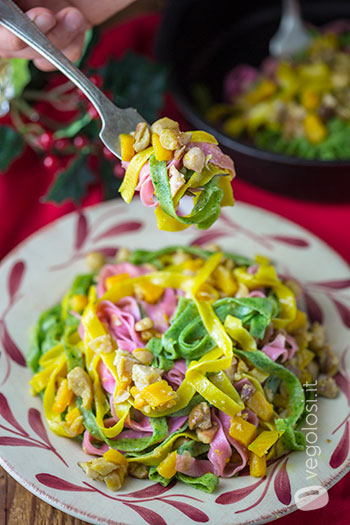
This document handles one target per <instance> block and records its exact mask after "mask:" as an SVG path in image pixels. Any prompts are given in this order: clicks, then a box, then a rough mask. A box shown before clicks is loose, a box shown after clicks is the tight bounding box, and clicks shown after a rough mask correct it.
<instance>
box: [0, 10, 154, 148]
mask: <svg viewBox="0 0 350 525" xmlns="http://www.w3.org/2000/svg"><path fill="white" fill-rule="evenodd" d="M0 24H1V25H2V26H4V27H6V29H9V30H10V31H12V33H14V34H15V35H17V36H18V37H19V38H20V39H21V40H23V41H24V42H25V43H26V44H28V45H29V46H30V47H32V48H33V49H35V51H37V52H38V53H40V55H42V56H43V57H44V58H46V59H47V60H48V61H49V62H51V64H53V65H54V66H55V67H57V69H59V70H60V71H61V72H62V73H63V74H64V75H65V76H66V77H67V78H69V80H71V81H72V82H73V83H74V84H75V85H76V86H77V87H78V88H79V89H80V90H81V91H82V92H83V93H84V95H85V96H86V97H87V98H88V99H89V100H90V102H91V103H92V104H93V106H94V107H95V108H96V110H97V112H98V113H99V115H100V118H101V123H102V126H101V130H100V139H101V140H102V142H103V143H104V144H105V146H106V147H107V148H108V149H109V150H110V151H111V152H112V153H113V154H114V155H116V156H117V157H118V158H121V148H120V134H121V133H130V132H131V131H134V130H135V128H136V126H137V124H138V123H139V122H145V119H144V118H143V117H142V116H141V115H139V113H137V111H136V110H135V109H133V108H127V109H121V108H118V107H117V106H115V105H114V104H113V103H112V102H111V101H110V100H109V98H107V97H106V95H105V94H104V93H102V91H101V90H100V89H98V87H96V86H95V84H93V83H92V82H91V80H89V79H88V78H87V77H86V76H85V75H84V73H82V72H81V71H80V69H78V68H77V67H76V66H75V65H74V64H73V62H71V61H70V60H69V59H68V58H67V57H66V56H64V54H63V53H61V51H60V50H59V49H57V47H56V46H54V45H53V44H52V42H50V40H49V39H48V38H47V37H46V36H45V35H44V34H43V33H42V32H41V31H40V29H39V28H38V27H37V26H36V25H35V24H34V23H33V22H32V21H31V20H30V19H29V18H28V17H27V16H26V15H25V14H24V13H23V11H21V9H20V8H19V7H18V6H17V5H16V4H15V3H14V2H13V1H12V0H0Z"/></svg>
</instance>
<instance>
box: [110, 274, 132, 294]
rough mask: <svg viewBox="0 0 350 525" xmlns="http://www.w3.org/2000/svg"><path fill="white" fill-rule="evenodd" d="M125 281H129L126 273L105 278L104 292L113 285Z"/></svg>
mask: <svg viewBox="0 0 350 525" xmlns="http://www.w3.org/2000/svg"><path fill="white" fill-rule="evenodd" d="M125 279H130V275H129V274H128V273H118V275H111V276H110V277H107V279H106V280H105V286H106V290H110V289H111V288H113V286H114V285H115V284H117V283H119V282H120V281H124V280H125Z"/></svg>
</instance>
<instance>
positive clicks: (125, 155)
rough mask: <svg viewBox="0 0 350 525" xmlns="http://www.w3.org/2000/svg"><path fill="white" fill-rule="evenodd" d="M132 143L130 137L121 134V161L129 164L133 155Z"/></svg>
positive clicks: (132, 139)
mask: <svg viewBox="0 0 350 525" xmlns="http://www.w3.org/2000/svg"><path fill="white" fill-rule="evenodd" d="M134 142H135V139H134V137H133V136H132V135H128V134H127V133H121V135H120V148H121V154H122V160H123V161H125V162H130V161H131V159H132V158H133V156H134V155H135V151H134Z"/></svg>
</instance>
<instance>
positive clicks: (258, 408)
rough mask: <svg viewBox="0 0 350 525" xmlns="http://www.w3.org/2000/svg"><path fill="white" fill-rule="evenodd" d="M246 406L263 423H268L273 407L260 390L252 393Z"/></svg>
mask: <svg viewBox="0 0 350 525" xmlns="http://www.w3.org/2000/svg"><path fill="white" fill-rule="evenodd" d="M246 404H247V407H248V408H250V409H251V410H253V412H255V413H256V415H257V416H258V417H259V418H260V419H263V420H264V421H269V420H270V419H271V418H272V416H273V405H272V404H271V403H269V402H268V401H267V399H266V398H265V396H264V394H263V393H262V392H261V391H260V390H257V391H256V392H254V394H253V395H252V396H250V398H249V399H248V400H247V403H246Z"/></svg>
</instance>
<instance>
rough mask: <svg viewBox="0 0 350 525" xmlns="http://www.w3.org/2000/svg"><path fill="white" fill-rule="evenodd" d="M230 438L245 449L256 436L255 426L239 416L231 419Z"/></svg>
mask: <svg viewBox="0 0 350 525" xmlns="http://www.w3.org/2000/svg"><path fill="white" fill-rule="evenodd" d="M229 433H230V436H231V437H233V439H235V440H236V441H238V442H239V443H241V445H244V446H245V447H247V446H248V445H249V444H250V443H251V442H252V441H253V440H254V439H255V436H256V426H255V425H252V423H249V422H248V421H246V420H245V419H243V418H242V417H239V416H233V417H232V418H231V426H230V431H229Z"/></svg>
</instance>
